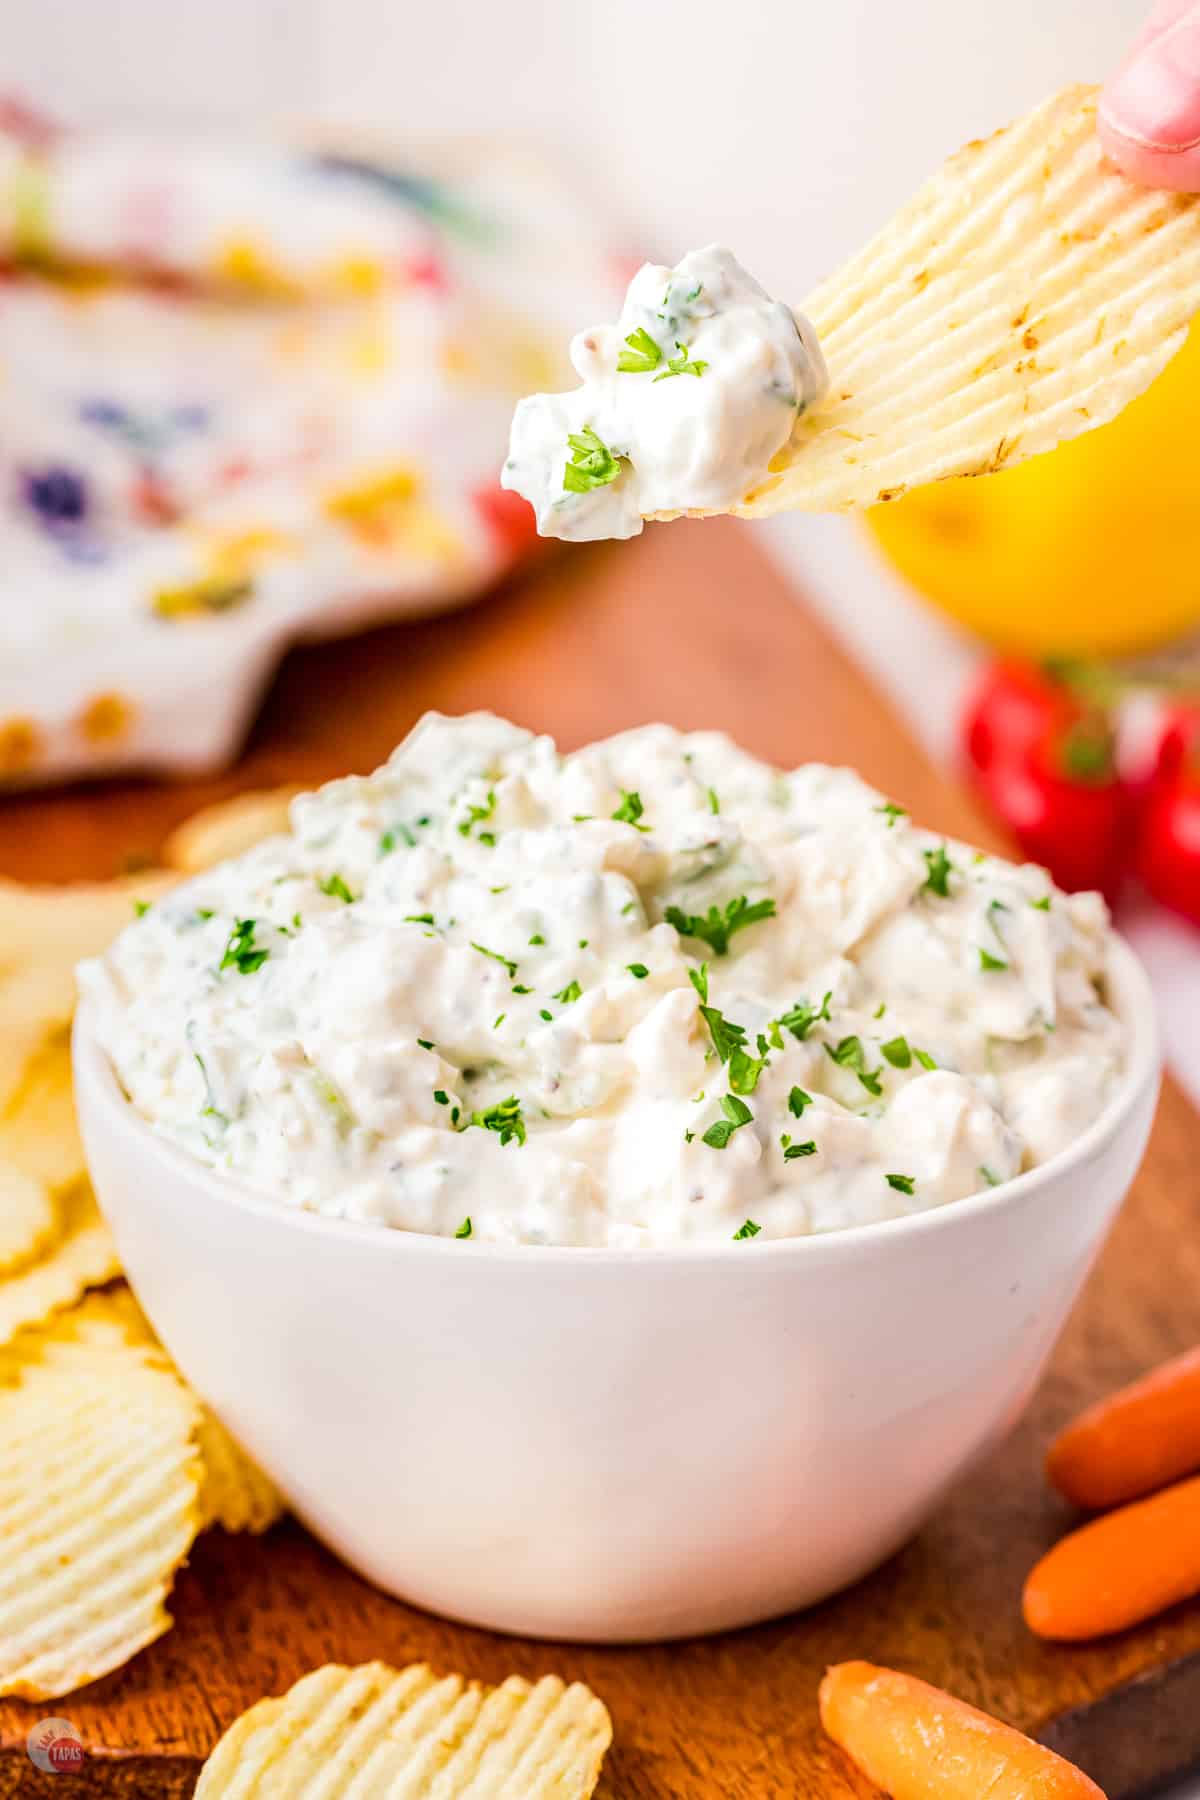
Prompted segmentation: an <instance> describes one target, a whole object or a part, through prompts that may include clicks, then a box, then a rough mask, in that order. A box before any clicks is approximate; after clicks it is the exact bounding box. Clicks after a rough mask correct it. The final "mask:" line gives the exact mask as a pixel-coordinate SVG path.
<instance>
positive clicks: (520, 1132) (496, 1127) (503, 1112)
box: [463, 1094, 525, 1145]
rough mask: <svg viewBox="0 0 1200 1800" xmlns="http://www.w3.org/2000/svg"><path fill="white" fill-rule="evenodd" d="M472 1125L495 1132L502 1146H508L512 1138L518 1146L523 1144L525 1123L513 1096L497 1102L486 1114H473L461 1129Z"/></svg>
mask: <svg viewBox="0 0 1200 1800" xmlns="http://www.w3.org/2000/svg"><path fill="white" fill-rule="evenodd" d="M472 1125H478V1126H480V1127H481V1129H482V1130H484V1131H494V1132H497V1133H498V1134H499V1138H500V1142H501V1144H502V1145H503V1144H510V1143H511V1142H512V1141H513V1139H514V1138H515V1139H516V1141H517V1143H518V1144H523V1143H524V1142H525V1121H524V1119H523V1118H522V1116H521V1102H520V1101H519V1100H518V1099H517V1096H516V1095H515V1094H510V1095H509V1097H508V1099H507V1100H497V1102H496V1104H495V1106H489V1107H488V1109H487V1111H486V1112H473V1113H472V1114H471V1117H470V1118H469V1119H468V1120H467V1124H466V1126H464V1128H463V1129H464V1130H467V1129H469V1127H470V1126H472Z"/></svg>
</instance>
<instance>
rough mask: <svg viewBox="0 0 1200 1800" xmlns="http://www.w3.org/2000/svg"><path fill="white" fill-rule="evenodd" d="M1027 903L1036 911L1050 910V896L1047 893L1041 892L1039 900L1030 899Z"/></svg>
mask: <svg viewBox="0 0 1200 1800" xmlns="http://www.w3.org/2000/svg"><path fill="white" fill-rule="evenodd" d="M1029 904H1030V906H1032V907H1033V908H1034V910H1035V911H1037V912H1049V911H1050V896H1049V894H1043V895H1042V897H1041V899H1040V900H1031V901H1030V902H1029Z"/></svg>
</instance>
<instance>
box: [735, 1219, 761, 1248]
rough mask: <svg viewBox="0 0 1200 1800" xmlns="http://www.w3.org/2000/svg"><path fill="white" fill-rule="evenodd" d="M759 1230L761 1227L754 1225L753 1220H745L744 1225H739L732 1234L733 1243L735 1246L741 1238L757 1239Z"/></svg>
mask: <svg viewBox="0 0 1200 1800" xmlns="http://www.w3.org/2000/svg"><path fill="white" fill-rule="evenodd" d="M761 1230H762V1226H761V1225H756V1224H755V1223H754V1220H753V1219H747V1220H746V1223H745V1224H744V1225H739V1226H738V1228H737V1230H736V1231H735V1232H734V1234H733V1241H734V1243H735V1244H736V1243H737V1242H738V1241H739V1240H740V1239H741V1238H752V1237H757V1236H758V1234H759V1232H760V1231H761Z"/></svg>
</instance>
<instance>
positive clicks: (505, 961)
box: [471, 938, 517, 980]
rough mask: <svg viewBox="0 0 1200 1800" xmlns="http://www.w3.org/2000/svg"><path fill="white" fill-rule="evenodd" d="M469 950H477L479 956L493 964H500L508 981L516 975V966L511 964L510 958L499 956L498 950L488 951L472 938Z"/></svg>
mask: <svg viewBox="0 0 1200 1800" xmlns="http://www.w3.org/2000/svg"><path fill="white" fill-rule="evenodd" d="M471 948H472V950H478V952H479V954H480V956H488V957H490V958H491V960H492V961H493V962H498V963H500V964H501V966H502V967H503V968H505V969H507V970H508V974H509V979H510V980H511V979H512V977H513V976H514V975H515V974H516V972H517V965H516V963H515V962H513V960H512V958H511V957H508V956H501V954H500V952H499V951H498V950H489V949H487V947H486V946H485V945H483V944H477V943H476V942H475V940H474V938H472V939H471Z"/></svg>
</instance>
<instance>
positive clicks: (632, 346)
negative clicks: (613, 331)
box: [617, 325, 662, 375]
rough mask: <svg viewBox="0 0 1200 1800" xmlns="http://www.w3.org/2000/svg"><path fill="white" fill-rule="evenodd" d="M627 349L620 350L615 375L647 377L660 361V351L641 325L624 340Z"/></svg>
mask: <svg viewBox="0 0 1200 1800" xmlns="http://www.w3.org/2000/svg"><path fill="white" fill-rule="evenodd" d="M625 342H626V343H627V344H628V346H629V348H628V349H627V350H622V352H621V354H620V355H619V356H618V358H617V373H618V374H620V375H647V374H649V372H650V370H651V369H657V367H658V365H659V363H660V362H661V361H662V351H661V350H660V349H659V347H658V345H657V344H656V343H655V341H654V339H653V338H652V337H651V336H650V333H649V332H648V331H646V330H644V329H643V327H642V326H641V325H639V326H638V328H637V330H636V331H631V332H630V334H629V336H628V337H627V338H626V339H625Z"/></svg>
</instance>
